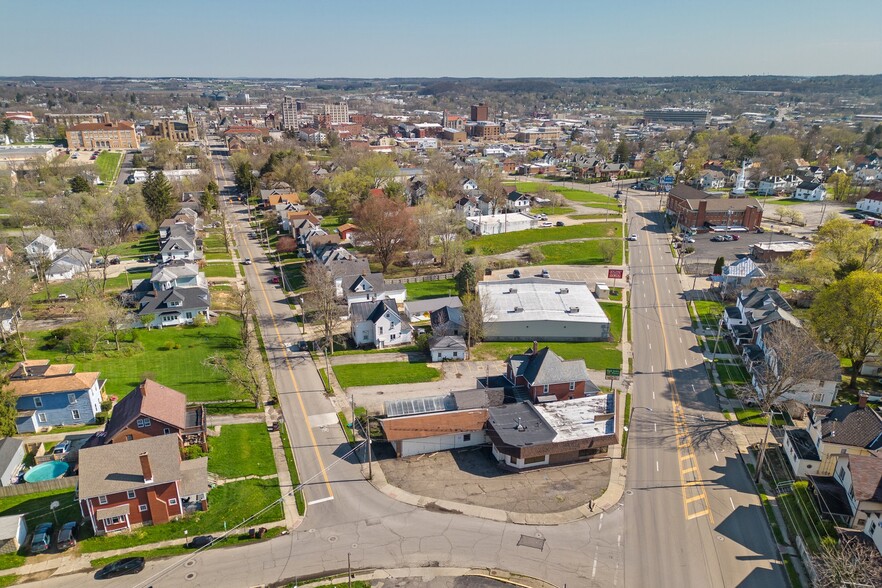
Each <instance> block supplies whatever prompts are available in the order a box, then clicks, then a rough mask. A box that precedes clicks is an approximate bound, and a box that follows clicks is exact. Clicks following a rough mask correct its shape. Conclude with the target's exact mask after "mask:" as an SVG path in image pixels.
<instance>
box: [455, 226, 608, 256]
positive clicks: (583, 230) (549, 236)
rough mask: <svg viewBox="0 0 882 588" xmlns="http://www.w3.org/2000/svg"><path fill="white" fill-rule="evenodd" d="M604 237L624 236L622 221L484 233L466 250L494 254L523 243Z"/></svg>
mask: <svg viewBox="0 0 882 588" xmlns="http://www.w3.org/2000/svg"><path fill="white" fill-rule="evenodd" d="M603 237H620V238H621V237H622V225H621V223H590V224H581V225H570V226H566V227H548V228H542V229H527V230H526V231H517V232H514V233H503V234H501V235H484V236H482V237H477V238H475V239H472V240H471V241H469V242H467V243H466V252H467V253H468V252H474V253H475V254H477V255H493V254H496V253H505V252H507V251H512V250H514V249H517V248H518V247H520V246H522V245H530V244H532V243H545V242H549V241H565V240H568V239H588V238H603Z"/></svg>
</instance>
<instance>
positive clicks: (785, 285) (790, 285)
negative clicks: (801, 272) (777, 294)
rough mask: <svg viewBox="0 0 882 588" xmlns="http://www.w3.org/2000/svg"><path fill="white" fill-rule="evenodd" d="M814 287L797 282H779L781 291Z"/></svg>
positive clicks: (807, 289)
mask: <svg viewBox="0 0 882 588" xmlns="http://www.w3.org/2000/svg"><path fill="white" fill-rule="evenodd" d="M811 289H812V287H811V286H809V285H808V284H797V283H796V282H778V290H779V291H781V292H794V291H800V290H804V291H809V290H811Z"/></svg>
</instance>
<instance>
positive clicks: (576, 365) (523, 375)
mask: <svg viewBox="0 0 882 588" xmlns="http://www.w3.org/2000/svg"><path fill="white" fill-rule="evenodd" d="M505 363H506V367H505V378H506V379H507V380H508V381H509V382H511V384H512V385H513V386H514V387H516V388H518V387H521V388H526V389H527V391H528V392H529V395H530V399H531V400H532V401H533V402H534V403H540V402H553V401H556V400H572V399H573V398H584V397H585V396H586V395H593V394H597V393H598V392H599V391H600V389H599V388H598V387H597V386H595V385H594V384H593V383H592V382H591V381H590V380H589V379H588V369H587V368H586V367H585V360H583V359H571V360H564V359H561V357H560V356H559V355H557V354H556V353H555V352H554V351H552V350H551V349H549V348H548V347H543V348H542V349H539V346H538V345H537V343H536V342H534V343H533V348H532V349H528V350H527V352H526V353H522V354H518V355H512V356H510V357H509V358H508V359H507V360H506V362H505Z"/></svg>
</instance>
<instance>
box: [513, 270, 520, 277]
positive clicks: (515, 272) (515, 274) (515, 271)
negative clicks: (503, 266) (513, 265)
mask: <svg viewBox="0 0 882 588" xmlns="http://www.w3.org/2000/svg"><path fill="white" fill-rule="evenodd" d="M511 277H513V278H520V277H521V270H519V269H516V270H514V271H513V272H511Z"/></svg>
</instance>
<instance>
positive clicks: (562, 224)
mask: <svg viewBox="0 0 882 588" xmlns="http://www.w3.org/2000/svg"><path fill="white" fill-rule="evenodd" d="M554 226H556V227H563V226H565V223H564V222H563V221H557V222H556V223H554Z"/></svg>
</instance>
